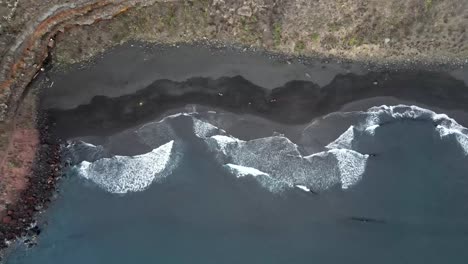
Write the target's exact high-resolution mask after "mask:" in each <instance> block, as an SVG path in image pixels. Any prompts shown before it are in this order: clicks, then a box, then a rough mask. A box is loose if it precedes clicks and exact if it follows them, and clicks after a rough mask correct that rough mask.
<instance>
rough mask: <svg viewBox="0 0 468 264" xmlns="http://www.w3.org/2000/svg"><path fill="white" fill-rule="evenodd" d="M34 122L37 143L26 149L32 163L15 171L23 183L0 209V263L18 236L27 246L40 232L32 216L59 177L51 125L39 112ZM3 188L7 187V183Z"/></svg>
mask: <svg viewBox="0 0 468 264" xmlns="http://www.w3.org/2000/svg"><path fill="white" fill-rule="evenodd" d="M36 125H37V131H38V133H39V135H38V140H39V142H38V144H37V146H36V148H35V149H30V150H29V151H33V150H34V158H33V163H32V164H31V166H27V167H26V170H24V171H22V172H21V174H18V177H24V181H25V185H24V186H23V188H22V189H20V190H18V191H16V192H15V193H14V195H15V196H17V197H15V199H14V200H13V201H12V203H11V204H8V205H6V207H5V209H4V210H2V211H1V212H0V213H1V215H2V217H1V218H2V224H1V225H0V263H3V262H2V259H3V258H5V257H6V256H7V255H8V248H9V245H10V244H11V243H16V242H17V240H18V239H25V240H24V241H23V243H25V244H26V245H28V246H33V245H34V244H35V243H36V242H35V239H36V238H37V236H38V235H39V234H40V232H41V229H40V227H38V226H37V225H36V217H37V215H38V214H39V213H41V212H42V211H43V210H45V209H46V208H47V206H48V204H49V202H50V201H51V198H52V195H53V193H54V192H55V191H56V184H57V182H58V180H59V179H60V177H61V166H62V164H61V160H60V143H59V142H60V140H58V139H57V138H55V137H54V136H53V135H52V134H51V133H50V130H49V128H50V126H51V125H52V124H50V122H49V120H48V118H47V117H46V116H44V115H43V114H39V117H38V118H37V123H36ZM17 154H18V155H19V154H21V153H17ZM7 176H8V175H7ZM18 180H21V179H18ZM4 187H9V188H11V186H10V185H7V186H4Z"/></svg>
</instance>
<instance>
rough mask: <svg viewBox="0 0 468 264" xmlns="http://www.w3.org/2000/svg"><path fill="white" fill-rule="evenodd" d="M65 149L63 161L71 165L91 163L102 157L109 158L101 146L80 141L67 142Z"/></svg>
mask: <svg viewBox="0 0 468 264" xmlns="http://www.w3.org/2000/svg"><path fill="white" fill-rule="evenodd" d="M66 149H67V152H66V157H65V159H66V160H68V161H69V162H70V163H71V164H77V163H80V162H81V161H88V162H93V161H96V160H98V159H102V158H104V157H110V153H109V152H108V151H107V150H106V149H105V148H104V147H103V146H99V145H97V146H96V145H93V144H91V143H87V142H84V141H81V140H78V141H73V142H69V143H68V144H67V146H66Z"/></svg>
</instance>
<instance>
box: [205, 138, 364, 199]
mask: <svg viewBox="0 0 468 264" xmlns="http://www.w3.org/2000/svg"><path fill="white" fill-rule="evenodd" d="M207 143H208V146H209V147H211V149H212V150H213V152H215V154H216V155H217V156H218V161H219V162H220V163H221V164H235V165H236V166H240V167H242V168H245V167H247V168H251V169H254V170H256V171H258V172H261V173H263V174H265V175H268V176H269V177H265V175H263V174H262V176H263V177H255V178H256V179H257V180H258V181H259V182H260V183H261V184H262V185H263V186H265V187H267V188H268V189H269V190H272V191H276V192H278V191H282V190H284V189H285V188H292V187H294V186H295V185H298V184H299V185H304V184H305V185H307V186H311V187H313V188H314V190H322V189H326V188H329V187H331V186H333V185H335V184H342V185H343V188H348V187H349V186H351V185H352V184H355V183H356V182H357V181H358V180H359V179H360V178H361V176H362V174H363V173H364V170H365V165H366V161H367V158H368V156H367V155H362V154H359V153H357V152H355V151H353V150H341V151H340V150H330V151H325V152H321V153H316V154H313V155H310V156H307V157H303V156H302V154H301V153H300V151H299V149H298V146H297V145H296V144H294V143H293V142H291V141H290V140H289V139H288V138H286V137H280V136H274V137H267V138H260V139H254V140H250V141H242V140H239V139H236V138H233V137H228V136H220V135H217V136H213V137H210V138H208V139H207ZM344 159H349V160H348V161H346V160H344ZM358 159H361V160H358ZM353 166H359V167H358V168H354V167H353ZM244 171H245V172H247V171H246V170H244ZM242 172H243V171H239V170H236V171H234V172H233V173H235V174H236V175H239V174H242Z"/></svg>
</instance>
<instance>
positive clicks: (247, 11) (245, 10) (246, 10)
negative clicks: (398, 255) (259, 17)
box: [237, 6, 252, 17]
mask: <svg viewBox="0 0 468 264" xmlns="http://www.w3.org/2000/svg"><path fill="white" fill-rule="evenodd" d="M237 14H238V15H239V16H245V17H251V16H252V8H250V6H243V7H240V8H239V9H237Z"/></svg>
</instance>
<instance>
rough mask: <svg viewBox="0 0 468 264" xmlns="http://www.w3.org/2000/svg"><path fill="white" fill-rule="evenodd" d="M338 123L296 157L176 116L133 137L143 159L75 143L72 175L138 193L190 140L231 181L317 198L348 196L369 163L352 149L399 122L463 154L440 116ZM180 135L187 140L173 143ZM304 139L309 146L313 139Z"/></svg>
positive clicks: (453, 128) (458, 137) (283, 141)
mask: <svg viewBox="0 0 468 264" xmlns="http://www.w3.org/2000/svg"><path fill="white" fill-rule="evenodd" d="M342 116H343V118H353V119H352V120H353V122H352V125H350V126H349V127H348V128H347V129H346V130H345V131H344V132H342V133H341V134H338V136H333V138H334V140H331V142H330V141H329V140H327V143H326V144H324V145H322V146H323V147H324V149H320V151H318V152H316V153H312V154H310V153H303V152H302V151H303V146H302V145H297V144H296V143H294V142H292V141H291V140H290V139H289V138H287V137H285V136H283V135H275V136H271V137H265V138H258V139H253V140H247V141H245V140H241V139H238V138H236V137H233V136H231V135H229V134H228V133H226V131H224V130H222V129H219V128H218V127H216V126H214V125H213V124H211V123H209V122H207V121H205V120H202V119H198V118H195V117H193V116H192V115H191V114H186V113H181V114H177V115H172V116H169V117H166V118H163V119H162V120H160V121H157V122H152V123H148V124H145V125H143V126H141V127H139V128H136V129H134V130H133V131H135V135H136V136H137V137H139V138H140V140H141V141H143V142H144V143H145V144H146V145H148V146H150V147H151V148H153V149H154V150H153V151H151V152H149V153H146V154H142V155H138V156H113V157H107V156H108V155H109V153H108V152H106V149H105V148H103V147H102V146H94V145H91V144H88V143H85V142H81V143H79V144H76V145H75V146H74V148H75V149H76V150H79V149H85V150H87V151H89V153H88V154H87V155H89V156H88V157H85V158H83V157H81V158H83V159H84V161H83V162H82V163H81V164H79V166H77V168H78V170H79V172H80V175H81V176H82V177H84V178H87V179H90V180H91V181H93V182H95V183H96V184H98V185H99V186H101V187H102V188H104V189H105V190H107V191H109V192H113V193H125V192H129V191H141V190H144V189H146V188H147V187H148V186H149V185H150V184H151V183H152V182H154V181H157V180H158V179H162V178H164V177H166V176H167V175H169V174H170V173H171V172H172V170H173V168H175V166H177V164H178V163H179V159H180V157H181V155H182V153H180V152H181V150H182V149H180V148H179V149H176V148H175V146H176V145H179V144H182V143H183V142H184V140H191V139H192V138H193V135H194V136H196V137H197V138H199V139H201V140H203V142H205V144H206V146H207V147H208V149H209V150H210V152H211V153H212V154H213V155H214V156H215V159H216V160H217V161H218V163H219V164H220V165H221V166H223V167H224V168H225V169H226V171H228V172H229V173H230V174H232V175H234V176H236V177H237V178H239V179H243V178H248V177H250V178H253V179H255V180H256V181H257V182H259V183H260V185H261V186H263V187H265V188H267V189H268V190H270V191H273V192H281V191H283V190H286V189H290V188H299V189H301V190H304V191H307V190H308V191H311V192H318V191H322V190H326V189H328V188H330V187H332V186H335V185H340V186H341V187H342V188H343V189H347V188H350V187H352V186H353V185H355V184H357V183H358V182H359V181H360V180H361V178H362V177H363V175H364V174H365V171H366V167H367V165H368V162H369V157H370V155H368V154H366V151H364V150H362V149H360V148H359V143H361V142H364V141H365V140H368V141H367V142H370V143H373V144H375V143H377V142H374V141H372V140H373V139H374V138H375V136H376V132H377V131H378V130H379V129H384V127H386V126H387V125H389V124H392V123H395V122H399V121H402V120H416V121H427V122H431V123H432V124H433V125H434V129H435V131H436V132H437V133H438V135H439V136H440V138H441V139H442V140H451V141H455V142H457V144H459V146H460V147H461V148H462V149H463V150H464V153H465V155H468V136H467V135H468V130H467V129H466V128H464V127H462V126H461V125H459V124H458V123H457V122H456V121H455V120H453V119H451V118H449V117H448V116H447V115H444V114H436V113H434V112H432V111H430V110H427V109H423V108H420V107H416V106H404V105H398V106H379V107H373V108H370V109H369V110H368V111H360V112H353V113H346V114H344V115H342ZM176 123H177V124H178V125H175V124H176ZM187 125H189V126H191V127H190V128H191V131H188V130H187ZM348 125H349V123H347V125H346V127H347V126H348ZM344 129H345V127H344V126H343V130H344ZM182 130H183V131H182ZM187 132H188V134H190V135H192V136H191V137H188V138H184V137H183V136H180V135H182V134H187ZM309 132H310V131H309ZM191 133H192V134H191ZM303 136H304V137H306V136H308V137H311V140H313V133H309V134H304V135H303ZM363 140H364V141H363ZM369 140H371V141H369ZM178 142H180V143H178ZM367 145H369V144H367ZM77 152H79V151H77ZM84 152H86V151H84Z"/></svg>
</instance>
